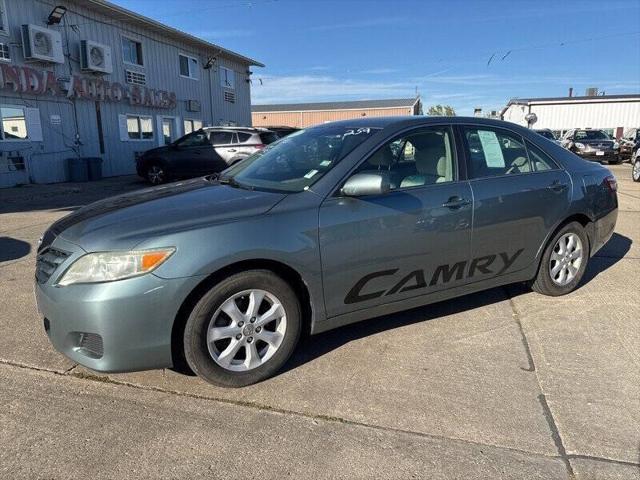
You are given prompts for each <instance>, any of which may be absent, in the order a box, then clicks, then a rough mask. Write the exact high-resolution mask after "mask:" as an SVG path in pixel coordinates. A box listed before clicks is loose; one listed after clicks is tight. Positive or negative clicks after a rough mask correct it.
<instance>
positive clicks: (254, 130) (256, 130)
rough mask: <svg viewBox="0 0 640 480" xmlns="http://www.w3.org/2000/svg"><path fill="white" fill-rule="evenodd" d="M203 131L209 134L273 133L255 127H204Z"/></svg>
mask: <svg viewBox="0 0 640 480" xmlns="http://www.w3.org/2000/svg"><path fill="white" fill-rule="evenodd" d="M203 130H206V131H208V132H211V131H216V132H246V133H265V132H270V131H271V130H269V129H266V128H255V127H204V128H203Z"/></svg>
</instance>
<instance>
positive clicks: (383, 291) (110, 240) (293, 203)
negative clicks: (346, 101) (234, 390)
mask: <svg viewBox="0 0 640 480" xmlns="http://www.w3.org/2000/svg"><path fill="white" fill-rule="evenodd" d="M616 190H617V184H616V180H615V178H614V177H613V176H612V175H611V172H610V171H609V170H607V169H606V168H604V167H603V166H601V165H599V164H596V163H591V162H585V161H582V160H581V159H580V158H578V157H576V156H575V155H573V154H572V153H570V152H568V151H567V150H565V149H563V148H562V147H560V146H558V145H556V144H554V143H552V142H550V141H548V140H546V139H544V138H543V137H541V136H540V135H536V134H535V133H533V132H532V131H531V130H528V129H526V128H523V127H520V126H518V125H515V124H513V123H507V122H501V121H496V120H489V119H481V118H475V117H474V118H465V117H422V116H415V117H404V118H402V117H401V118H398V117H379V118H374V117H370V118H364V119H355V120H345V121H340V122H332V123H328V124H324V125H319V126H317V127H314V128H309V129H305V130H302V131H300V132H298V133H297V134H295V135H290V136H288V137H285V138H283V139H282V140H280V141H278V142H277V143H275V144H273V145H272V146H270V147H268V148H265V149H264V150H262V151H261V152H259V153H257V154H255V155H253V156H251V157H250V158H248V159H246V160H245V161H242V162H240V163H238V164H236V165H235V166H233V167H231V168H229V169H228V170H226V171H225V172H224V173H223V174H222V175H219V176H216V175H209V176H206V177H203V178H198V179H194V180H189V181H185V182H178V183H174V184H171V185H168V186H166V187H164V188H149V189H144V190H141V191H138V192H133V193H129V194H125V195H122V196H119V197H115V198H110V199H106V200H102V201H101V202H97V203H94V204H91V205H88V206H86V207H83V208H81V209H79V210H76V211H75V212H74V213H72V214H70V215H68V216H66V217H64V218H62V219H60V220H59V221H57V222H56V223H55V224H53V225H52V226H51V227H50V228H49V229H48V230H47V231H46V232H45V234H44V235H43V238H42V241H41V243H40V245H39V247H38V257H37V262H36V275H35V295H36V299H37V304H38V311H39V312H41V313H42V316H43V318H44V328H45V331H46V332H47V334H48V336H49V338H50V340H51V342H52V344H53V345H54V347H55V348H56V349H58V350H59V351H61V352H62V353H64V354H65V355H67V356H68V357H69V358H71V359H72V361H74V362H77V363H80V364H82V365H85V366H87V367H89V368H92V369H94V370H98V371H104V372H122V371H133V370H144V369H151V368H164V367H170V366H172V365H174V364H176V362H178V364H181V363H180V362H182V360H183V359H185V358H186V361H187V363H188V364H189V366H190V367H191V368H192V370H193V371H194V372H195V373H197V374H198V375H200V376H201V377H202V378H203V379H205V380H207V381H209V382H211V383H214V384H218V385H224V386H232V387H239V386H243V385H248V384H251V383H255V382H258V381H260V380H263V379H265V378H268V377H270V376H272V375H274V374H276V373H277V372H278V371H279V370H280V368H281V367H282V366H283V365H284V364H285V362H286V361H287V359H288V358H289V356H290V355H291V354H292V352H293V351H294V349H295V348H296V345H297V344H298V340H299V338H300V336H301V334H302V333H303V332H307V331H308V332H310V333H311V334H317V333H320V332H324V331H327V330H331V329H333V328H337V327H340V326H342V325H346V324H348V323H352V322H356V321H359V320H366V319H369V318H373V317H378V316H380V315H386V314H391V313H394V312H399V311H402V310H407V309H410V308H415V307H417V306H421V305H427V304H430V303H434V302H439V301H442V300H445V299H448V298H453V297H457V296H460V295H464V294H468V293H472V292H477V291H480V290H484V289H488V288H494V287H498V286H501V285H507V284H510V283H514V282H528V283H529V284H530V285H531V286H532V288H533V289H534V290H535V291H537V292H539V293H542V294H544V295H551V296H557V295H565V294H567V293H569V292H571V291H573V290H574V289H575V288H577V286H578V285H579V284H580V282H581V280H582V278H583V275H584V273H585V270H586V269H587V265H588V263H589V260H590V258H591V257H593V255H595V254H596V253H597V252H598V250H599V249H600V248H601V247H602V246H603V245H604V244H605V243H606V242H607V241H608V240H609V239H610V238H611V236H612V235H613V232H614V228H615V224H616V218H617V215H618V201H617V196H616ZM558 305H561V302H558ZM565 307H566V304H565ZM558 308H560V307H558ZM563 308H564V307H563ZM567 308H568V307H567ZM25 341H26V340H25Z"/></svg>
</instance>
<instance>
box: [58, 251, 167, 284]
mask: <svg viewBox="0 0 640 480" xmlns="http://www.w3.org/2000/svg"><path fill="white" fill-rule="evenodd" d="M175 251H176V249H175V248H173V247H170V248H158V249H154V250H134V251H131V252H99V253H88V254H87V255H84V256H83V257H80V258H79V259H78V260H76V261H75V262H74V263H73V264H71V266H70V267H69V268H68V269H67V271H66V272H65V273H64V275H62V278H61V279H60V281H59V282H58V285H62V286H64V285H71V284H73V283H99V282H113V281H114V280H122V279H125V278H131V277H137V276H139V275H144V274H145V273H149V272H152V271H153V270H155V269H156V268H158V267H159V266H160V265H162V264H163V263H164V261H165V260H166V259H167V258H169V257H170V256H171V255H172V254H173V252H175Z"/></svg>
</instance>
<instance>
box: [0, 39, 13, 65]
mask: <svg viewBox="0 0 640 480" xmlns="http://www.w3.org/2000/svg"><path fill="white" fill-rule="evenodd" d="M0 61H2V62H10V61H11V52H10V51H9V44H7V43H0Z"/></svg>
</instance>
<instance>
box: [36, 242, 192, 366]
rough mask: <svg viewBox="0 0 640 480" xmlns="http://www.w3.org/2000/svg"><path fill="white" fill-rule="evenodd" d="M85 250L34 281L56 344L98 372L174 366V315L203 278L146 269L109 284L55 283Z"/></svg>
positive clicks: (61, 246) (61, 245)
mask: <svg viewBox="0 0 640 480" xmlns="http://www.w3.org/2000/svg"><path fill="white" fill-rule="evenodd" d="M58 240H60V239H58ZM58 240H57V241H56V242H55V243H54V246H55V247H56V248H59V249H67V251H68V249H69V247H70V245H69V244H65V242H64V241H62V240H60V241H58ZM72 248H73V247H72ZM75 248H76V249H79V247H75ZM81 254H82V253H81V252H78V251H76V252H73V253H72V254H71V255H70V257H69V258H68V259H67V260H66V261H65V262H64V263H63V264H62V265H60V267H58V269H57V271H56V272H54V274H53V275H52V276H51V278H50V279H49V280H47V281H46V282H44V283H38V282H36V283H35V296H36V302H37V305H38V310H39V312H40V313H41V314H42V316H43V317H44V318H45V322H44V323H45V330H46V331H47V334H48V336H49V339H50V341H51V343H52V345H53V346H54V348H55V349H56V350H58V351H59V352H61V353H63V354H64V355H66V356H67V357H69V358H70V359H71V360H73V361H75V362H78V363H79V364H81V365H84V366H86V367H88V368H90V369H92V370H96V371H99V372H127V371H136V370H148V369H154V368H164V367H170V366H172V355H171V331H172V328H173V323H174V320H175V318H176V315H177V313H178V310H179V308H180V306H181V305H182V303H183V301H184V299H185V298H186V297H187V296H188V294H189V293H190V292H191V291H192V290H193V289H194V288H195V287H196V286H197V285H198V283H200V281H202V280H203V278H204V277H201V276H199V277H187V278H179V279H171V280H167V279H163V278H159V277H156V276H155V275H153V274H147V275H143V276H140V277H136V278H130V279H127V280H120V281H116V282H109V283H96V284H84V285H80V284H78V285H69V286H66V287H58V286H55V281H56V280H57V278H58V277H59V275H60V273H61V272H63V271H64V270H65V269H66V268H67V267H68V266H69V264H70V263H71V262H73V261H74V260H75V259H76V258H78V256H80V255H81Z"/></svg>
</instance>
